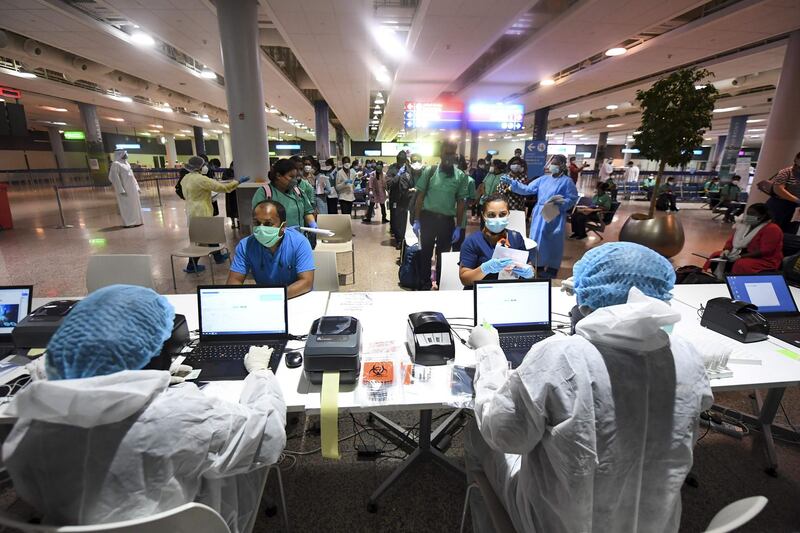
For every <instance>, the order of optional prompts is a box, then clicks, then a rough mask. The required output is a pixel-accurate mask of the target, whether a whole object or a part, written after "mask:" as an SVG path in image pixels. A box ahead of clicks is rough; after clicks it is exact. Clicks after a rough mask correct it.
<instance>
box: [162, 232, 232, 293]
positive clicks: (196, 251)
mask: <svg viewBox="0 0 800 533" xmlns="http://www.w3.org/2000/svg"><path fill="white" fill-rule="evenodd" d="M226 240H227V237H226V236H225V219H224V218H222V217H192V218H190V219H189V242H190V243H191V244H190V245H189V246H186V247H184V248H181V249H180V250H176V251H174V252H172V253H171V254H170V257H169V263H170V268H171V269H172V286H173V288H174V289H175V290H176V291H177V290H178V282H177V281H176V279H175V262H174V259H175V258H176V257H184V258H189V259H190V260H191V261H192V263H194V264H195V267H197V261H196V260H195V259H194V258H199V257H208V263H209V265H210V267H211V283H214V261H212V260H211V254H214V253H216V252H222V251H223V250H224V251H225V252H228V247H227V246H226V245H225V241H226ZM229 260H230V258H229ZM195 270H196V268H195Z"/></svg>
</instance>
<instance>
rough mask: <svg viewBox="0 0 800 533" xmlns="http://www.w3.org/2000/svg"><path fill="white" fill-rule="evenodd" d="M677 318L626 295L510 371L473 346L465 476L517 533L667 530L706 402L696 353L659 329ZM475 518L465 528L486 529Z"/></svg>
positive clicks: (477, 509) (499, 356)
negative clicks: (488, 493) (489, 494)
mask: <svg viewBox="0 0 800 533" xmlns="http://www.w3.org/2000/svg"><path fill="white" fill-rule="evenodd" d="M678 320H680V315H679V314H678V313H676V312H675V311H673V310H672V309H671V308H670V306H669V305H668V304H667V303H665V302H662V301H660V300H656V299H653V298H650V297H648V296H645V295H644V294H642V293H641V292H640V291H639V290H638V289H636V288H633V289H631V291H630V293H629V297H628V303H627V304H624V305H617V306H610V307H606V308H602V309H598V310H596V311H594V312H593V313H591V314H590V315H588V316H587V317H586V318H584V319H583V320H581V321H580V322H579V323H578V325H577V333H578V334H577V335H575V336H573V337H568V338H552V339H549V340H548V341H545V342H543V343H539V344H537V345H536V346H534V347H533V348H532V349H531V351H530V352H529V353H528V355H527V357H526V358H525V360H524V361H523V363H522V364H521V365H520V366H519V367H518V368H517V369H516V370H513V371H509V370H508V364H507V361H506V358H505V356H504V355H503V352H502V351H501V349H500V347H499V346H486V347H483V348H479V349H478V350H477V356H478V361H479V362H478V367H477V369H476V376H475V390H476V397H475V418H476V421H477V428H479V429H480V431H477V430H476V429H475V427H474V426H473V431H471V432H470V433H469V435H468V437H467V442H466V444H465V448H466V457H467V466H468V471H469V470H472V471H474V469H476V468H480V469H483V471H484V472H485V473H486V475H487V477H488V478H489V479H490V481H491V483H492V485H493V487H494V489H495V492H496V493H497V494H498V496H499V497H500V499H501V500H502V501H503V502H504V505H505V507H506V509H507V510H508V513H509V515H510V517H511V519H512V521H513V522H514V525H515V527H516V529H517V531H521V532H522V531H524V532H526V533H532V532H538V533H559V532H563V533H567V532H569V533H576V532H588V531H597V532H614V533H629V532H630V533H632V532H640V533H645V532H646V533H661V532H676V531H678V526H679V525H680V516H681V494H680V491H681V486H682V484H683V481H684V478H685V477H686V475H687V474H688V473H689V471H690V469H691V466H692V448H693V446H694V444H695V442H696V440H697V429H698V416H699V414H700V412H701V411H703V410H705V409H708V408H709V407H710V406H711V404H712V400H713V398H712V395H711V388H710V386H709V383H708V379H707V378H706V375H705V372H704V369H703V363H702V360H701V358H700V356H699V355H698V354H697V352H696V351H695V350H694V349H693V348H692V346H691V345H690V344H688V343H687V342H686V341H684V340H681V339H678V338H676V337H672V338H670V337H669V336H668V335H667V334H666V333H665V332H664V331H663V330H661V329H660V326H662V325H667V324H673V323H675V322H677V321H678ZM598 347H599V348H600V350H598ZM601 351H602V353H601ZM468 475H469V474H468ZM481 511H482V509H481V505H478V506H474V507H473V512H472V516H473V523H474V524H476V526H477V527H476V530H477V531H481V530H486V531H488V530H490V529H485V527H486V526H485V520H486V517H485V513H483V514H482V513H481ZM481 526H483V528H482V527H481Z"/></svg>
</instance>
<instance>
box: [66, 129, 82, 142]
mask: <svg viewBox="0 0 800 533" xmlns="http://www.w3.org/2000/svg"><path fill="white" fill-rule="evenodd" d="M64 138H65V139H66V140H68V141H85V140H86V134H85V133H83V132H82V131H65V132H64Z"/></svg>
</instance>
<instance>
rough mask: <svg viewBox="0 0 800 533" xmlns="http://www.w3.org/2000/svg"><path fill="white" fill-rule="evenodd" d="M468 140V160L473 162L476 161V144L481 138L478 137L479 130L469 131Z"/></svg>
mask: <svg viewBox="0 0 800 533" xmlns="http://www.w3.org/2000/svg"><path fill="white" fill-rule="evenodd" d="M470 135H471V137H470V141H469V160H470V161H472V162H474V163H475V164H477V163H478V145H479V144H480V142H481V140H480V139H479V138H478V137H480V131H479V130H472V131H471V132H470Z"/></svg>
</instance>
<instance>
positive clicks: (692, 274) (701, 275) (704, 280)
mask: <svg viewBox="0 0 800 533" xmlns="http://www.w3.org/2000/svg"><path fill="white" fill-rule="evenodd" d="M710 283H721V281H720V280H718V279H717V278H716V277H715V276H713V275H711V274H709V273H708V272H703V269H702V268H700V267H699V266H695V265H687V266H682V267H680V268H678V269H677V270H675V285H697V284H710Z"/></svg>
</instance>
